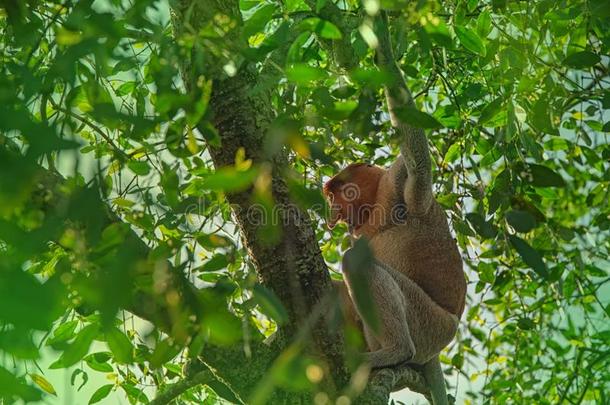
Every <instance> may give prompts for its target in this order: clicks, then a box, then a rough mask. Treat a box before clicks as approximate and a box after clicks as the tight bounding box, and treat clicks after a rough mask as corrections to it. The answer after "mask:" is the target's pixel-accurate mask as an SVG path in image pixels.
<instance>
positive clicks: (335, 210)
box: [326, 204, 343, 229]
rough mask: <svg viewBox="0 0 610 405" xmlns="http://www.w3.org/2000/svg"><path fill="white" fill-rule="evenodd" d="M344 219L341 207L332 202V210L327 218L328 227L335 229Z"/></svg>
mask: <svg viewBox="0 0 610 405" xmlns="http://www.w3.org/2000/svg"><path fill="white" fill-rule="evenodd" d="M342 219H343V217H342V216H341V209H340V207H337V206H334V205H332V204H331V206H330V212H329V214H328V218H327V219H326V225H327V226H328V229H333V228H334V227H335V225H337V222H339V221H341V220H342Z"/></svg>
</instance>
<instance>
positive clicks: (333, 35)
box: [299, 17, 342, 39]
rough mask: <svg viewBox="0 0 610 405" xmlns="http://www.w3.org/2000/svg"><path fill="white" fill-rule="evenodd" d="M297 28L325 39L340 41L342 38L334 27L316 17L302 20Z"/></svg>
mask: <svg viewBox="0 0 610 405" xmlns="http://www.w3.org/2000/svg"><path fill="white" fill-rule="evenodd" d="M299 28H300V29H305V30H308V31H312V32H315V33H316V34H318V35H319V36H320V37H322V38H326V39H340V38H341V37H342V35H341V31H340V30H339V28H337V26H336V25H334V24H333V23H331V22H330V21H326V20H322V19H321V18H318V17H311V18H306V19H304V20H303V21H301V22H300V23H299Z"/></svg>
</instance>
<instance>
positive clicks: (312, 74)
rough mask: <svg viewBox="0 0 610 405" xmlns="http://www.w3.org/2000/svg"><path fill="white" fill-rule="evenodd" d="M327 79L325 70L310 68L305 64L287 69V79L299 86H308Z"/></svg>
mask: <svg viewBox="0 0 610 405" xmlns="http://www.w3.org/2000/svg"><path fill="white" fill-rule="evenodd" d="M325 77H326V71H325V70H324V69H320V68H316V67H313V66H309V65H306V64H304V63H298V64H295V65H292V66H289V67H287V68H286V78H287V79H288V80H290V81H292V82H295V83H297V84H302V85H306V84H309V83H311V82H314V81H317V80H321V79H324V78H325Z"/></svg>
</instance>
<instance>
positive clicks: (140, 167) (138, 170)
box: [127, 160, 150, 176]
mask: <svg viewBox="0 0 610 405" xmlns="http://www.w3.org/2000/svg"><path fill="white" fill-rule="evenodd" d="M127 166H128V167H129V168H130V169H131V171H132V172H134V173H135V174H137V175H139V176H146V175H147V174H148V173H150V166H149V165H148V163H147V162H145V161H136V160H130V161H129V162H127Z"/></svg>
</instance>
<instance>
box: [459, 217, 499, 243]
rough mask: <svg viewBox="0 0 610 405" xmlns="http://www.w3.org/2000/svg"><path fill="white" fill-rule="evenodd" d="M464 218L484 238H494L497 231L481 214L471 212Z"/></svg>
mask: <svg viewBox="0 0 610 405" xmlns="http://www.w3.org/2000/svg"><path fill="white" fill-rule="evenodd" d="M466 219H467V220H468V222H470V224H471V225H472V227H473V228H474V230H475V231H476V232H477V233H478V234H479V235H481V236H482V237H483V238H485V239H491V238H494V237H495V236H496V234H497V233H498V230H497V229H496V227H495V226H494V225H493V224H492V223H491V222H490V221H486V220H485V218H484V217H483V216H482V215H481V214H478V213H476V212H471V213H469V214H466Z"/></svg>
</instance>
